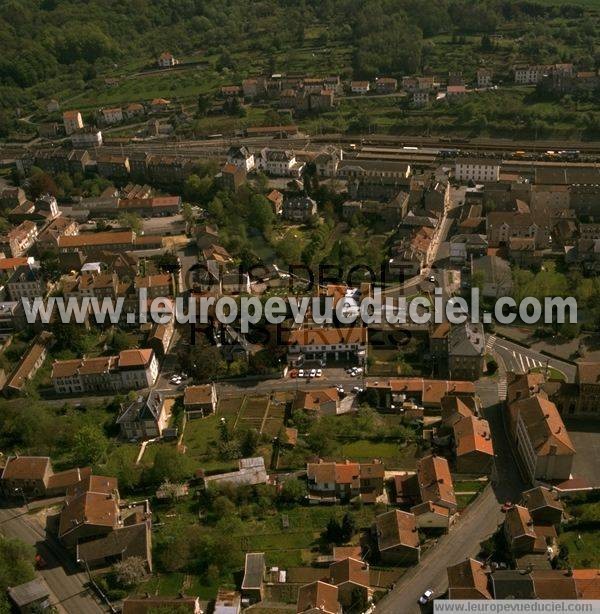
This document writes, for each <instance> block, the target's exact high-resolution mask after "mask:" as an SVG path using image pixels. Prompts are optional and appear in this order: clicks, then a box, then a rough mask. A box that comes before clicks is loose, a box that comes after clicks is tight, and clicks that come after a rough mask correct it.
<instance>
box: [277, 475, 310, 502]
mask: <svg viewBox="0 0 600 614" xmlns="http://www.w3.org/2000/svg"><path fill="white" fill-rule="evenodd" d="M306 493H307V490H306V482H304V481H302V480H298V479H295V478H291V479H289V480H286V481H285V482H284V483H283V485H282V487H281V491H280V493H279V500H280V501H281V502H282V503H284V504H286V505H293V504H297V503H302V502H303V501H304V499H305V498H306Z"/></svg>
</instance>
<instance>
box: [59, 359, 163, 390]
mask: <svg viewBox="0 0 600 614" xmlns="http://www.w3.org/2000/svg"><path fill="white" fill-rule="evenodd" d="M157 377H158V360H157V359H156V355H155V354H154V351H153V350H151V349H143V350H137V349H136V350H123V351H122V352H121V353H120V354H119V355H118V356H100V357H98V358H76V359H74V360H57V361H55V362H54V364H53V365H52V384H53V386H54V390H55V391H56V392H57V393H59V394H77V393H85V392H110V391H116V390H139V389H144V388H149V387H150V386H152V385H153V384H154V383H155V382H156V378H157Z"/></svg>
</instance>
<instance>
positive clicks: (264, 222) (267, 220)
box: [248, 194, 275, 233]
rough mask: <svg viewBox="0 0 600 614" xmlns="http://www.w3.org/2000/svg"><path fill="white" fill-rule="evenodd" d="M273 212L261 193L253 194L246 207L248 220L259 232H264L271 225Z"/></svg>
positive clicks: (273, 216)
mask: <svg viewBox="0 0 600 614" xmlns="http://www.w3.org/2000/svg"><path fill="white" fill-rule="evenodd" d="M274 218H275V214H274V213H273V208H272V207H271V203H270V202H269V201H268V200H267V199H266V198H265V197H264V196H262V195H261V194H254V196H252V198H251V199H250V206H249V208H248V221H249V222H250V224H252V225H253V226H254V227H255V228H258V230H260V231H261V232H263V233H264V232H265V231H266V230H267V228H269V227H270V226H271V224H272V223H273V220H274Z"/></svg>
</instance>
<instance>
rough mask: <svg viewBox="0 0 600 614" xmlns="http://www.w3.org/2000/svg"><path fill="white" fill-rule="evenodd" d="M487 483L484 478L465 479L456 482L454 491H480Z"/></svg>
mask: <svg viewBox="0 0 600 614" xmlns="http://www.w3.org/2000/svg"><path fill="white" fill-rule="evenodd" d="M486 485H487V481H484V480H465V481H460V482H454V492H479V491H480V490H483V489H484V488H485V487H486Z"/></svg>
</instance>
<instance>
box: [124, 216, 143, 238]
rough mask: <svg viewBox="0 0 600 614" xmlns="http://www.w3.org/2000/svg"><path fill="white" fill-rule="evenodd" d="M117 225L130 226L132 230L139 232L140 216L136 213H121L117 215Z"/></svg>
mask: <svg viewBox="0 0 600 614" xmlns="http://www.w3.org/2000/svg"><path fill="white" fill-rule="evenodd" d="M119 226H123V227H124V228H131V230H133V232H135V233H139V232H141V230H142V227H143V224H142V218H141V217H140V216H139V215H138V214H137V213H121V215H119Z"/></svg>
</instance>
